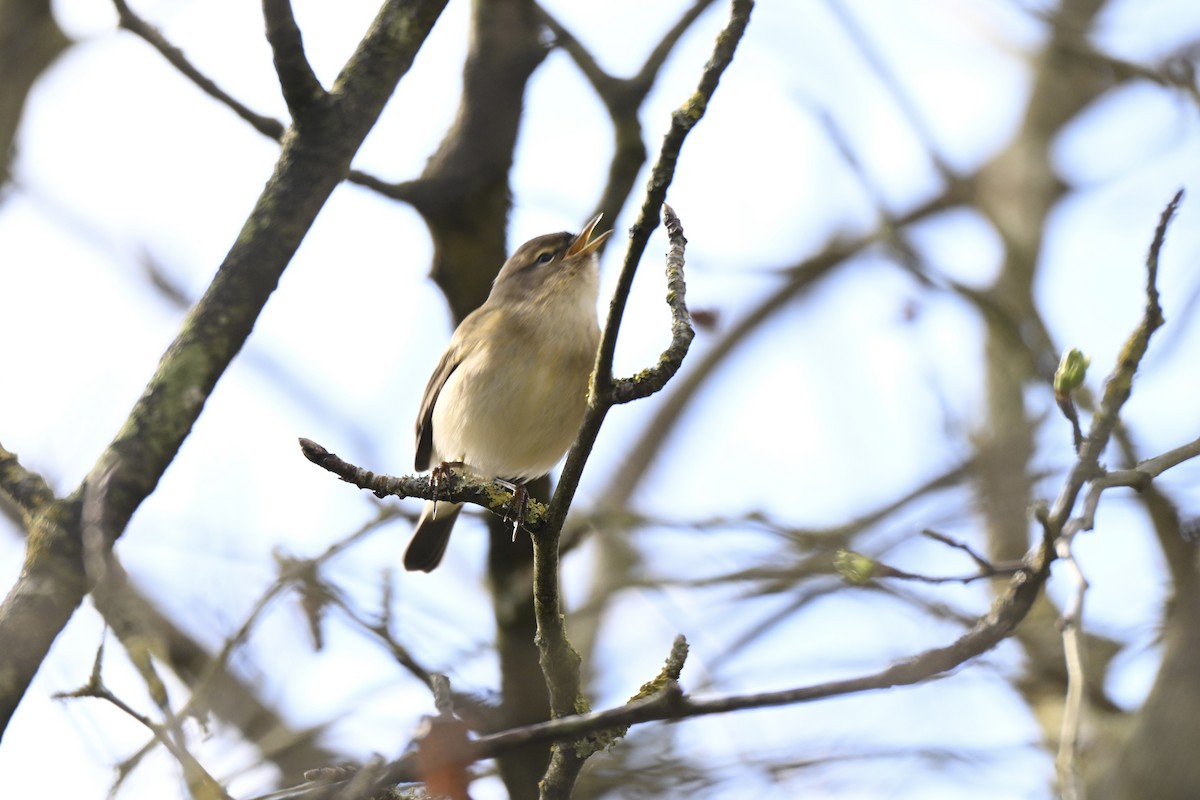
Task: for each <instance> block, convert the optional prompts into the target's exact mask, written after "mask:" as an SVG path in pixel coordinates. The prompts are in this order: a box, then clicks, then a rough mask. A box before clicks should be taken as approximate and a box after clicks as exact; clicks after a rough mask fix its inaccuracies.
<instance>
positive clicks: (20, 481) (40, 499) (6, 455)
mask: <svg viewBox="0 0 1200 800" xmlns="http://www.w3.org/2000/svg"><path fill="white" fill-rule="evenodd" d="M0 495H3V496H4V497H6V498H7V499H8V500H10V501H12V503H13V504H14V505H15V506H16V507H17V508H18V509H19V510H20V512H21V516H22V518H24V519H25V520H26V521H27V522H28V520H32V519H34V518H35V517H37V516H38V515H40V514H42V513H43V512H44V511H45V510H46V508H47V507H48V506H49V505H50V504H51V503H52V502H54V492H52V491H51V490H50V487H49V486H48V485H47V484H46V479H45V478H43V477H42V476H41V475H38V474H37V473H36V472H32V471H30V470H27V469H25V467H23V466H21V462H20V460H18V458H17V454H16V453H10V452H9V451H8V450H5V449H4V445H0Z"/></svg>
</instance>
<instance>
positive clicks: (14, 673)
mask: <svg viewBox="0 0 1200 800" xmlns="http://www.w3.org/2000/svg"><path fill="white" fill-rule="evenodd" d="M445 2H446V0H418V1H417V2H402V0H388V2H385V3H384V5H383V7H382V8H381V9H380V12H379V15H378V17H377V18H376V20H375V22H374V24H373V26H372V28H371V30H370V31H369V32H368V34H367V35H366V37H365V38H364V39H363V41H362V43H361V44H360V45H359V48H358V50H357V51H356V53H355V55H354V56H353V58H352V59H351V61H350V62H349V64H348V65H347V67H346V69H345V70H344V71H343V73H342V75H341V77H339V86H338V96H337V101H336V103H334V104H332V105H331V106H329V107H328V109H327V113H325V114H323V115H322V116H321V117H320V118H319V119H316V118H314V119H313V120H312V121H311V124H309V125H307V126H306V127H305V129H304V131H303V132H302V133H300V132H295V131H294V132H293V134H292V135H288V136H285V138H284V142H283V149H282V152H281V154H280V158H279V161H278V162H277V165H276V169H275V173H274V174H273V175H272V176H271V179H270V180H269V181H268V183H267V185H266V188H265V189H264V190H263V193H262V195H261V196H260V197H259V199H258V202H257V203H256V204H255V207H254V210H253V211H252V212H251V214H250V217H249V219H248V220H247V222H246V224H245V226H244V227H243V228H242V231H241V233H240V234H239V236H238V238H237V241H236V242H235V243H234V245H233V247H232V248H231V249H230V251H229V254H228V255H227V256H226V258H225V261H224V263H222V265H221V267H220V269H218V271H217V274H216V277H215V278H214V279H213V282H212V284H211V285H210V286H209V288H208V291H207V292H206V293H205V295H204V297H203V298H201V300H200V301H199V303H197V304H196V306H195V308H193V309H192V311H191V313H190V314H189V315H188V317H187V319H186V321H185V322H184V325H183V329H182V330H181V331H180V333H179V335H178V337H177V338H176V340H175V341H174V342H173V343H172V344H171V346H170V348H168V350H167V352H166V353H165V354H164V355H163V357H162V360H161V361H160V363H159V366H158V370H157V371H156V372H155V374H154V376H153V377H152V378H151V380H150V382H149V384H148V385H147V387H146V391H145V393H144V394H143V395H142V397H141V399H139V400H138V402H137V403H136V404H135V405H134V407H133V409H132V411H131V413H130V415H129V418H128V419H127V421H126V423H125V425H124V426H123V427H122V429H121V430H120V432H119V433H118V434H117V437H116V439H115V440H114V442H113V443H112V445H110V447H109V448H108V449H107V450H106V451H105V453H104V454H103V455H102V456H101V458H100V460H99V462H98V463H97V467H96V469H95V470H94V472H93V475H92V476H89V478H88V480H89V481H90V480H92V479H93V478H94V477H96V476H98V475H100V474H105V473H110V471H111V473H110V474H109V477H108V485H107V491H106V492H105V493H104V495H103V501H104V502H103V509H102V510H101V514H102V516H101V518H100V520H99V521H98V523H97V528H98V529H99V530H103V531H106V532H109V535H110V536H111V537H113V538H115V537H117V536H119V535H120V534H121V532H122V531H123V530H124V529H125V526H126V524H127V523H128V521H129V518H130V517H131V516H132V515H133V512H134V511H135V510H136V509H137V508H138V506H139V505H140V504H141V503H142V501H143V500H144V499H145V498H146V497H147V496H148V495H149V494H150V493H151V492H152V491H153V490H154V488H155V486H157V484H158V480H159V478H160V477H161V476H162V474H163V472H164V470H166V468H167V466H168V465H169V464H170V463H171V461H172V459H173V458H174V457H175V453H176V452H177V451H178V449H179V447H180V445H181V444H182V443H183V441H184V439H185V438H186V437H187V435H188V433H189V432H190V431H191V428H192V425H193V424H194V423H195V421H196V419H197V417H199V415H200V412H201V411H202V410H203V408H204V403H205V401H206V400H207V398H208V396H209V394H211V392H212V391H213V389H214V387H215V386H216V383H217V380H218V379H219V378H220V377H221V375H222V374H224V372H225V369H226V368H227V367H228V366H229V363H230V362H231V361H232V360H233V357H234V356H235V355H237V353H238V351H239V350H240V349H241V347H242V344H243V343H244V342H245V340H246V338H247V337H248V336H249V335H250V331H251V330H252V329H253V327H254V323H255V320H256V319H257V317H258V315H259V313H260V312H261V310H262V308H263V306H264V305H265V304H266V301H267V299H268V298H269V297H270V296H271V293H272V292H273V291H274V289H275V286H276V284H277V283H278V281H279V277H280V275H282V273H283V270H284V269H285V267H286V266H287V264H288V262H289V261H290V259H291V257H292V254H293V253H295V251H296V248H297V247H299V245H300V242H301V240H302V239H303V238H304V235H305V233H306V232H307V231H308V228H309V226H311V224H312V222H313V220H314V219H315V218H316V215H317V213H318V212H319V211H320V209H321V207H322V206H323V205H324V203H325V200H326V199H327V198H328V197H329V195H330V193H331V192H332V191H333V189H334V187H335V186H336V185H337V184H338V183H339V182H340V181H341V180H342V179H343V178H344V177H345V175H346V172H347V171H348V169H349V165H350V160H351V158H352V157H353V156H354V153H355V152H356V151H357V150H358V147H359V145H360V144H361V143H362V141H363V139H364V138H365V137H366V135H367V132H368V131H370V129H371V127H372V126H373V125H374V124H375V121H376V119H377V118H378V116H379V113H380V112H381V111H382V109H383V106H384V103H385V102H386V101H387V99H388V98H389V97H390V96H391V93H392V91H393V90H394V89H395V86H396V83H397V82H398V81H399V79H400V77H401V76H402V75H403V74H404V73H405V72H407V71H408V68H409V67H410V66H411V64H412V61H413V59H414V58H415V56H416V52H417V50H418V48H419V47H420V46H421V44H422V43H423V42H424V40H425V37H426V36H427V35H428V33H429V30H430V29H431V28H432V26H433V23H434V21H435V20H436V19H437V17H438V15H439V14H440V13H441V10H442V8H443V7H444V6H445ZM81 497H82V492H81V491H77V492H76V493H75V494H74V495H73V496H72V498H71V499H70V500H71V503H72V505H71V507H70V508H67V509H63V512H62V513H60V514H57V515H55V517H54V518H53V519H47V520H43V522H42V524H39V525H35V526H34V528H33V529H32V530H31V532H30V541H29V553H30V556H29V558H28V559H27V564H26V570H25V571H24V572H23V573H22V576H21V578H20V579H19V581H18V583H17V585H16V586H15V587H14V588H13V590H12V592H11V593H10V594H9V597H8V598H7V599H6V600H5V603H4V605H3V606H2V607H0V643H4V646H3V647H0V677H3V692H0V694H3V698H2V704H0V728H2V727H7V724H8V720H9V718H10V717H11V714H12V711H13V710H14V709H15V707H16V703H17V701H18V700H19V698H20V696H21V695H22V694H23V693H24V691H25V688H26V687H27V686H28V684H29V681H30V680H32V678H33V673H34V671H36V668H37V665H38V664H40V663H41V659H42V658H43V657H44V655H45V653H46V651H47V650H48V649H49V647H50V644H51V642H53V640H54V638H55V637H56V636H57V635H58V632H59V630H61V628H62V626H63V625H64V624H65V623H66V620H67V619H69V618H70V616H71V613H72V612H73V611H74V608H75V607H76V606H77V605H78V603H79V601H80V599H81V598H82V596H83V593H84V591H85V588H86V582H85V580H84V576H83V574H82V567H81V564H80V562H79V561H78V560H77V559H76V558H74V557H72V556H71V555H70V554H72V553H74V554H78V553H79V550H80V541H79V537H80V528H79V524H78V520H79V508H78V505H79V501H80V500H81ZM111 544H112V543H111V542H109V543H108V545H109V546H111ZM64 554H66V555H64ZM39 559H41V560H42V561H43V562H44V563H45V564H46V566H44V567H43V566H41V565H39V563H38V560H39ZM50 562H54V566H53V567H51V566H50ZM51 587H53V588H54V589H55V590H56V591H51ZM35 596H36V598H37V602H32V600H33V598H34V597H35ZM31 632H32V633H31ZM10 637H12V638H10ZM18 638H19V639H20V640H21V644H22V646H21V647H20V648H14V647H11V646H9V644H10V643H11V642H12V641H15V640H16V639H18Z"/></svg>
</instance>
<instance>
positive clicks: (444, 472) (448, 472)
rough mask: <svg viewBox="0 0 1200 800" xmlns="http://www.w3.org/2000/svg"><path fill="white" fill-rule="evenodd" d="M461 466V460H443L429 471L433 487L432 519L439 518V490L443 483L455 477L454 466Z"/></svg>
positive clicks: (447, 482) (430, 482)
mask: <svg viewBox="0 0 1200 800" xmlns="http://www.w3.org/2000/svg"><path fill="white" fill-rule="evenodd" d="M461 466H462V462H461V461H443V462H442V463H440V464H438V465H437V466H436V467H434V468H433V469H431V470H430V471H429V485H430V486H432V487H433V513H432V514H431V515H430V519H437V502H438V492H439V491H441V489H442V484H449V483H450V481H451V480H452V479H453V478H454V468H455V467H461Z"/></svg>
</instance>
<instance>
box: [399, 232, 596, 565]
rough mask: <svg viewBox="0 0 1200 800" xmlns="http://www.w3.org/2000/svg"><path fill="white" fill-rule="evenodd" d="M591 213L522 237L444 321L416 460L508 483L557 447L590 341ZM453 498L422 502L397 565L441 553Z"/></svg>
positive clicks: (428, 561)
mask: <svg viewBox="0 0 1200 800" xmlns="http://www.w3.org/2000/svg"><path fill="white" fill-rule="evenodd" d="M599 222H600V216H599V215H598V216H596V217H595V218H594V219H592V221H591V222H589V223H588V224H587V225H586V226H584V229H583V231H582V232H581V233H580V234H579V235H578V236H576V235H574V234H571V233H567V232H565V231H564V232H562V233H549V234H546V235H545V236H539V237H537V238H536V239H530V240H529V241H528V242H526V243H525V244H523V245H521V246H520V247H518V248H517V251H516V252H515V253H513V254H512V256H511V257H509V259H508V261H505V262H504V266H503V267H501V268H500V272H499V274H497V275H496V280H495V282H494V283H493V284H492V291H491V294H489V295H488V299H487V300H486V301H485V302H484V304H483V305H481V306H480V307H479V308H477V309H476V310H475V311H473V312H471V313H470V314H468V315H467V317H466V319H464V320H463V321H462V323H461V324H460V325H459V326H458V329H457V330H455V331H454V336H453V337H451V339H450V344H449V345H448V346H447V347H446V352H445V353H444V354H443V355H442V360H441V361H440V362H439V363H438V365H437V368H436V369H435V370H434V371H433V375H432V376H431V377H430V378H429V385H428V386H426V387H425V396H424V397H423V398H422V400H421V411H420V413H418V414H417V458H416V468H417V470H418V471H424V470H426V469H429V468H430V466H431V465H433V466H437V465H444V466H461V467H462V468H463V469H466V470H468V471H469V472H472V473H474V474H475V475H478V476H480V477H484V478H501V479H508V480H510V481H513V482H515V483H518V484H523V483H525V482H526V481H529V480H532V479H534V478H538V477H541V476H542V475H545V474H546V473H548V472H549V471H550V470H551V469H553V468H554V466H555V465H556V464H557V463H558V462H559V461H560V460H561V459H562V457H563V455H565V454H566V452H567V450H568V449H570V447H571V444H572V443H573V442H574V441H575V436H576V434H577V433H578V432H579V425H580V423H581V422H582V421H583V415H584V411H585V410H586V407H587V393H588V376H589V375H591V372H592V365H593V363H594V361H595V358H596V348H597V347H598V345H599V342H600V326H599V324H598V322H597V318H596V299H597V295H598V293H599V281H600V277H599V272H600V270H599V264H598V256H597V253H596V251H597V249H599V247H600V245H601V244H603V242H604V240H605V239H607V238H608V237H609V235H610V234H611V233H612V231H611V230H610V231H605V232H604V233H601V234H599V235H598V236H595V237H593V236H592V233H593V231H595V229H596V225H597V224H598V223H599ZM461 508H462V506H461V505H460V504H456V503H445V502H442V503H437V504H435V503H433V502H427V503H426V504H425V510H424V511H423V512H422V514H421V519H420V520H419V521H418V522H417V527H416V530H415V531H414V532H413V538H412V541H411V542H410V543H409V545H408V550H407V551H406V552H405V554H404V567H405V569H408V570H422V571H424V572H430V571H431V570H433V569H434V567H436V566H437V565H438V563H439V562H440V561H441V560H442V554H443V553H445V552H446V543H447V542H448V541H449V540H450V531H451V529H452V528H453V527H454V521H455V519H456V518H457V517H458V513H459V511H460V510H461Z"/></svg>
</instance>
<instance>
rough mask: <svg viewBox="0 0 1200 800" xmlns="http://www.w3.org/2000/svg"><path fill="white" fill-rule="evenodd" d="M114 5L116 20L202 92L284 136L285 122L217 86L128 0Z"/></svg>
mask: <svg viewBox="0 0 1200 800" xmlns="http://www.w3.org/2000/svg"><path fill="white" fill-rule="evenodd" d="M113 5H114V6H116V8H117V21H118V24H120V26H121V27H122V28H124V29H125V30H127V31H129V32H130V33H132V34H134V35H135V36H138V37H141V38H142V39H143V40H144V41H145V42H146V43H147V44H149V45H150V46H151V47H153V48H154V49H155V50H157V51H158V52H159V53H160V54H161V55H162V56H163V58H165V59H166V60H167V63H169V64H170V65H171V66H173V67H175V69H177V70H179V71H180V72H182V73H183V75H184V77H186V78H187V79H188V80H190V81H191V82H192V83H194V84H196V86H198V87H199V88H200V90H201V91H202V92H204V93H205V94H207V95H208V96H209V97H211V98H213V99H214V100H216V101H217V102H219V103H221V104H223V105H225V106H227V107H229V108H230V109H232V111H233V113H235V114H237V115H238V116H239V117H241V118H242V119H244V120H245V121H246V122H248V123H250V125H251V127H253V128H254V129H255V130H256V131H258V132H259V133H261V134H262V135H263V136H266V137H268V138H270V139H274V140H275V141H279V139H281V138H282V137H283V131H284V124H283V123H282V122H280V121H279V120H277V119H272V118H271V117H267V116H263V115H262V114H259V113H258V112H256V111H254V110H252V109H251V108H249V107H248V106H246V105H244V104H242V103H241V102H239V101H238V100H235V99H234V98H233V97H232V96H231V95H230V94H229V93H228V92H226V91H225V90H224V89H222V88H221V87H220V86H217V84H216V83H215V82H214V81H213V80H212V79H211V78H209V77H208V76H207V75H205V74H204V73H202V72H201V71H200V70H198V69H197V68H196V66H195V65H194V64H192V62H190V61H188V58H187V56H185V55H184V54H183V51H182V50H180V49H179V48H178V47H176V46H175V45H173V44H171V43H170V42H169V41H167V38H166V37H165V36H163V35H162V32H161V31H159V30H158V28H155V27H154V26H153V25H151V24H150V23H149V22H147V21H146V20H145V19H143V18H142V17H140V16H138V15H137V14H136V13H135V12H134V11H133V9H131V8H130V7H129V4H128V3H126V2H125V0H113Z"/></svg>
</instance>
